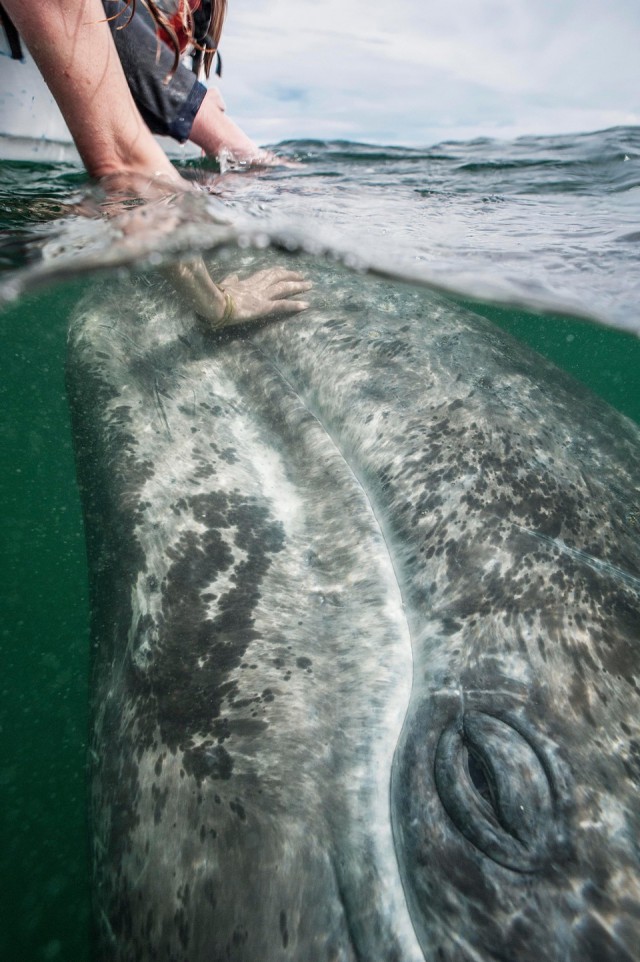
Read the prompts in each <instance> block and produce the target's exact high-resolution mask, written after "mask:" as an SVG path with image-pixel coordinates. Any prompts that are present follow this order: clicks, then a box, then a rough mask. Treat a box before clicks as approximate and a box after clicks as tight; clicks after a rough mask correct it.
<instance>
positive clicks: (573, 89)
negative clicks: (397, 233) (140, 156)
mask: <svg viewBox="0 0 640 962" xmlns="http://www.w3.org/2000/svg"><path fill="white" fill-rule="evenodd" d="M234 3H236V4H237V5H236V6H234ZM639 48H640V8H638V7H637V5H636V3H635V0H633V2H631V0H609V2H608V3H607V4H606V5H605V4H603V3H601V2H599V0H582V2H578V0H555V2H552V0H538V2H537V3H536V4H532V3H530V0H527V2H525V0H456V3H455V4H441V3H438V4H436V3H435V2H432V0H394V3H393V4H389V3H388V2H383V0H369V2H367V3H366V4H364V3H363V2H362V0H326V2H323V3H322V4H319V3H317V0H268V2H267V0H243V2H242V5H240V0H231V7H230V11H229V18H228V23H227V26H226V28H225V33H224V36H223V43H222V50H223V54H224V57H225V82H224V89H225V97H226V99H227V102H228V105H229V110H230V112H232V113H233V114H234V116H235V117H236V119H237V120H238V121H239V122H240V123H241V124H242V125H243V126H244V127H245V128H246V129H247V131H248V132H249V133H251V134H252V135H254V136H255V137H257V138H258V139H260V140H263V141H269V142H272V143H273V142H274V141H276V140H280V139H292V138H300V137H314V138H319V139H322V138H334V137H335V138H347V139H351V140H370V141H378V142H380V141H383V142H386V143H404V144H428V143H433V142H435V141H437V140H439V139H443V138H445V137H446V138H458V139H464V138H466V137H472V136H477V135H478V134H479V133H483V134H484V135H486V136H505V137H509V136H515V135H517V134H520V133H559V132H567V133H569V132H573V131H578V130H593V129H598V128H602V127H607V126H614V125H616V124H620V123H623V124H624V123H626V124H636V123H640V104H639V102H638V91H640V67H639V66H638V61H639V60H640V58H638V56H637V50H638V49H639Z"/></svg>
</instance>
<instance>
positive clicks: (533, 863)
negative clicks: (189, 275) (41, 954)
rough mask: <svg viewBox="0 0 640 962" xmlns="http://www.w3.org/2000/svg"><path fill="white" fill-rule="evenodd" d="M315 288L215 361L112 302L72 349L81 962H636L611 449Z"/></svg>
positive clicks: (493, 348) (637, 598)
mask: <svg viewBox="0 0 640 962" xmlns="http://www.w3.org/2000/svg"><path fill="white" fill-rule="evenodd" d="M316 271H317V276H316V278H315V280H316V291H317V293H316V295H315V299H316V307H315V308H314V309H312V310H310V311H309V312H307V313H306V314H305V315H303V316H302V317H301V318H299V319H296V320H287V321H284V322H276V323H272V324H269V325H266V326H264V327H262V328H261V329H254V330H251V331H249V332H247V331H245V332H231V333H230V334H229V335H226V336H225V337H224V338H218V339H216V338H213V337H209V338H207V337H205V336H203V335H202V334H200V333H199V332H198V329H197V326H196V324H195V322H194V317H193V315H191V314H190V313H189V312H188V311H186V310H185V309H183V308H182V307H181V305H180V304H178V303H177V302H176V300H175V298H173V297H172V296H171V295H170V294H169V293H168V292H163V291H161V292H158V291H157V290H156V291H155V293H154V292H153V289H152V288H151V287H147V286H146V285H145V284H144V283H142V282H138V284H137V285H134V284H130V283H128V282H127V283H126V284H123V285H122V286H121V287H120V288H119V289H118V290H117V291H113V290H111V292H110V293H104V294H103V295H102V296H98V297H94V298H93V299H92V300H90V301H87V302H85V304H84V305H83V306H82V308H81V309H80V311H79V313H78V316H77V318H76V321H75V323H74V325H73V327H72V331H71V337H70V355H69V391H70V397H71V402H72V411H73V417H74V432H75V440H76V449H77V457H78V469H79V478H80V483H81V489H82V496H83V502H84V508H85V517H86V525H87V537H88V545H89V562H90V577H91V595H92V637H93V644H94V680H93V692H94V708H93V714H94V735H93V743H92V758H93V789H92V828H93V855H94V874H95V919H96V930H97V935H98V946H99V952H100V953H101V955H100V957H101V958H103V959H105V960H113V962H121V960H127V962H132V960H136V962H138V960H145V962H147V960H149V962H151V960H158V962H222V960H230V962H287V960H292V962H420V960H428V962H463V960H465V962H467V960H469V962H479V960H483V962H485V960H486V962H489V960H496V959H498V960H503V962H540V960H545V962H614V960H615V962H628V960H640V803H639V790H640V690H639V685H640V431H639V430H638V428H637V427H636V426H635V425H633V424H631V423H630V422H629V421H627V420H625V419H624V418H623V417H622V416H621V415H619V414H617V413H616V412H614V411H613V410H611V409H609V408H608V407H607V406H606V405H605V404H604V403H603V402H601V401H600V400H598V399H596V398H594V397H593V396H591V395H590V394H589V393H588V392H587V391H586V390H585V389H583V388H581V387H580V386H578V385H577V384H576V383H574V382H573V381H571V380H570V379H569V378H568V377H566V376H565V375H564V374H562V373H560V372H559V371H557V370H556V369H555V368H553V366H551V365H550V364H548V363H547V362H546V361H544V360H543V359H542V358H540V357H539V356H537V355H534V354H532V353H531V352H530V351H528V350H526V349H525V348H523V347H521V346H520V345H518V344H517V343H516V342H514V341H513V340H511V339H510V338H508V337H507V336H506V335H504V334H502V333H501V332H499V331H497V330H496V329H495V328H493V327H492V326H491V325H490V324H488V323H487V322H485V321H484V320H482V319H481V318H479V317H476V316H474V315H473V314H470V313H468V312H465V311H464V310H463V309H461V308H459V307H457V306H454V305H453V304H451V303H448V302H446V301H445V300H444V299H441V298H438V297H436V296H434V295H432V294H428V293H426V292H418V291H412V290H411V289H408V288H405V289H402V288H399V287H396V288H394V287H393V286H391V285H384V284H381V283H376V284H374V283H370V284H367V283H366V282H365V281H364V280H363V279H361V278H357V277H355V278H354V277H347V276H346V273H345V272H341V271H340V270H339V269H336V268H328V267H327V268H326V269H321V268H318V267H316ZM156 286H157V285H156Z"/></svg>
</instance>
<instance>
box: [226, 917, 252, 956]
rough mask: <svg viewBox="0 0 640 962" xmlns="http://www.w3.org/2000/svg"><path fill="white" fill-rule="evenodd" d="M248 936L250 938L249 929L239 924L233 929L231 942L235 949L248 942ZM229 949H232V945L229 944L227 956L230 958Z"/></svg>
mask: <svg viewBox="0 0 640 962" xmlns="http://www.w3.org/2000/svg"><path fill="white" fill-rule="evenodd" d="M248 938H249V932H248V930H247V929H245V928H243V927H242V926H240V925H238V926H237V927H236V928H235V929H234V930H233V935H232V936H231V944H232V945H233V947H234V948H235V949H239V948H241V947H242V946H243V945H244V944H245V943H246V942H247V940H248ZM229 950H230V946H227V958H229Z"/></svg>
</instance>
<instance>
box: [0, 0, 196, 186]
mask: <svg viewBox="0 0 640 962" xmlns="http://www.w3.org/2000/svg"><path fill="white" fill-rule="evenodd" d="M3 3H4V6H5V8H6V9H7V12H8V13H9V15H10V16H11V19H12V20H13V21H14V23H15V25H16V27H17V28H18V30H19V32H20V34H21V36H22V38H23V39H24V41H25V43H26V45H27V46H28V48H29V50H30V51H31V54H32V56H33V58H34V60H35V61H36V63H37V65H38V67H39V69H40V71H41V73H42V75H43V77H44V79H45V81H46V83H47V85H48V87H49V89H50V90H51V92H52V94H53V96H54V97H55V99H56V101H57V103H58V106H59V107H60V110H61V112H62V114H63V116H64V118H65V120H66V122H67V126H68V127H69V130H70V132H71V135H72V137H73V139H74V141H75V144H76V146H77V148H78V152H79V153H80V156H81V157H82V160H83V162H84V164H85V166H86V168H87V170H88V171H89V173H90V174H92V175H93V176H94V177H102V176H105V175H107V174H113V173H121V172H123V171H131V172H133V173H138V174H143V175H146V176H154V175H156V176H161V177H163V178H165V179H166V178H171V179H175V180H179V179H180V178H179V175H178V173H177V171H176V170H175V168H174V167H173V166H172V165H171V163H170V162H169V160H168V158H167V157H166V155H165V153H164V151H163V150H162V148H161V147H160V146H159V145H158V144H157V143H156V141H155V139H154V137H153V136H152V134H151V133H150V131H149V129H148V128H147V126H146V125H145V123H144V121H143V120H142V118H141V116H140V114H139V112H138V110H137V108H136V106H135V103H134V101H133V99H132V97H131V94H130V92H129V88H128V86H127V82H126V80H125V77H124V73H123V71H122V67H121V64H120V61H119V59H118V55H117V53H116V50H115V46H114V43H113V40H112V38H111V33H110V31H109V27H108V24H107V23H106V22H105V17H104V12H103V9H102V4H101V3H100V0H46V2H45V0H3Z"/></svg>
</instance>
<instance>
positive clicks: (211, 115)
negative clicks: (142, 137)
mask: <svg viewBox="0 0 640 962" xmlns="http://www.w3.org/2000/svg"><path fill="white" fill-rule="evenodd" d="M226 3H227V0H173V2H172V7H173V11H174V12H173V13H170V12H169V9H170V8H169V7H168V6H167V5H166V4H165V5H164V6H163V9H160V7H159V6H157V5H156V4H155V3H153V2H152V3H150V4H149V6H145V4H144V3H143V2H136V0H102V6H103V7H104V12H105V15H106V16H107V18H108V23H109V26H110V28H111V34H112V36H113V39H114V42H115V45H116V50H117V51H118V55H119V57H120V62H121V63H122V66H123V69H124V74H125V77H126V78H127V83H128V84H129V89H130V90H131V93H132V96H133V99H134V100H135V102H136V106H137V107H138V110H139V111H140V113H141V114H142V117H143V119H144V120H145V122H146V124H147V126H148V127H149V128H150V130H151V131H152V132H153V133H154V134H160V135H163V136H166V137H173V138H174V139H175V140H178V141H179V142H180V143H184V141H186V140H190V141H191V142H192V143H194V144H196V145H197V146H198V147H201V148H202V150H204V152H205V153H206V154H208V155H209V156H212V157H218V158H224V159H229V160H231V161H235V162H239V163H258V164H261V165H263V166H264V165H272V164H279V163H282V161H281V160H280V159H279V158H278V157H276V156H275V155H274V154H273V153H271V152H270V151H266V150H261V149H260V148H259V147H258V146H257V145H256V144H255V143H254V142H253V141H252V140H251V139H250V138H249V137H247V135H246V134H245V133H244V132H243V131H242V130H241V129H240V128H239V127H238V126H237V124H235V123H234V122H233V120H231V118H230V117H229V116H228V115H227V113H226V112H225V106H224V102H223V100H222V97H221V96H220V93H219V91H218V90H217V89H216V88H214V87H211V88H209V89H207V87H205V86H204V85H203V84H202V83H200V82H199V76H200V73H201V72H204V73H205V75H206V77H207V78H208V77H209V74H210V70H211V66H212V64H213V63H214V62H216V61H217V66H216V73H217V74H218V75H220V74H221V72H222V61H221V59H220V56H219V53H218V44H219V42H220V34H221V31H222V24H223V21H224V17H225V14H226ZM189 50H191V51H192V52H193V69H189V68H188V67H187V66H186V65H185V64H184V63H183V62H182V60H181V59H180V57H181V56H182V55H184V54H185V53H186V52H188V51H189Z"/></svg>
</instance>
